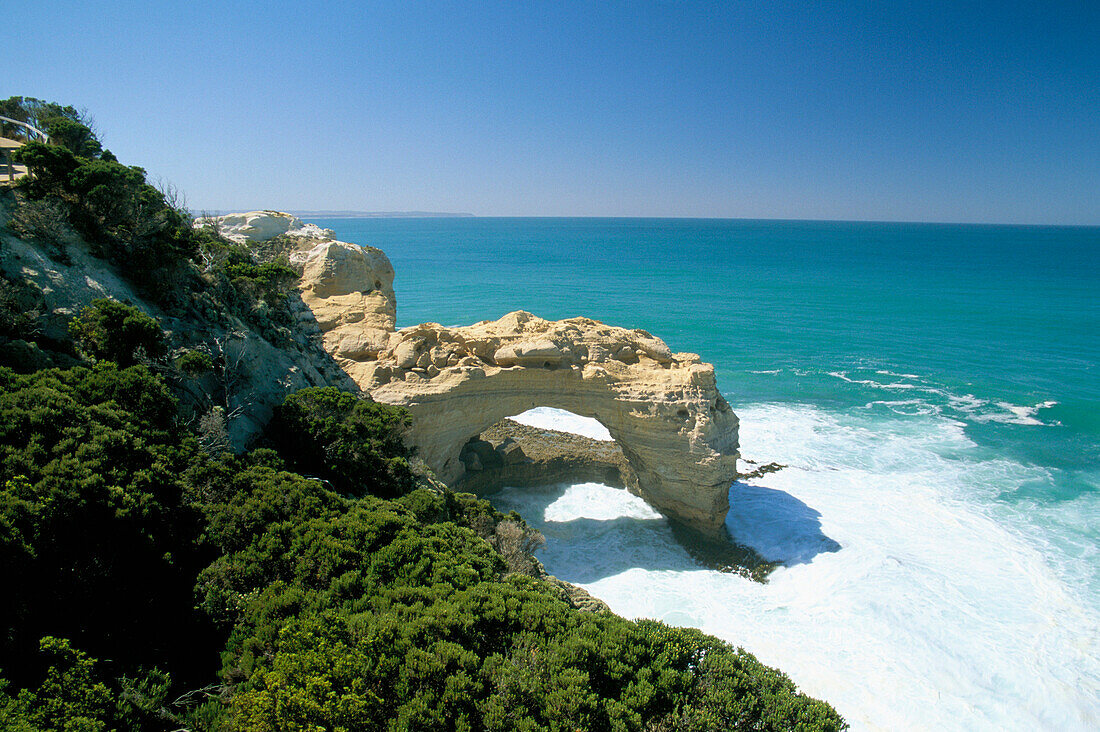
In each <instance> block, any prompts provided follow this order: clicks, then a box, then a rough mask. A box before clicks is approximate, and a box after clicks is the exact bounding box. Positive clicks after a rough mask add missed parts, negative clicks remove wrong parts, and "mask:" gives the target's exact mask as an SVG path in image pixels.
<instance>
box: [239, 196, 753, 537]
mask: <svg viewBox="0 0 1100 732" xmlns="http://www.w3.org/2000/svg"><path fill="white" fill-rule="evenodd" d="M256 215H259V214H257V213H256V212H253V214H248V215H247V216H252V217H253V218H251V219H249V220H248V222H249V226H251V227H252V229H253V230H255V231H259V232H266V231H267V230H268V229H278V230H282V231H284V232H286V231H292V230H295V226H294V225H293V222H291V223H290V224H287V226H286V229H283V228H282V227H283V221H282V220H280V221H279V222H278V224H277V225H276V224H268V223H264V222H262V221H260V220H259V219H257V218H255V216H256ZM291 218H293V217H291ZM297 228H298V229H300V228H301V227H297ZM240 231H242V232H244V229H240ZM319 231H321V233H319V234H313V235H311V236H305V237H303V239H302V245H301V247H300V249H299V251H297V252H295V253H294V254H293V255H292V257H291V259H292V261H293V262H295V263H296V264H297V265H298V266H299V267H300V268H301V271H302V278H301V282H300V285H299V289H300V290H301V293H302V300H303V302H305V303H306V304H307V305H308V306H309V308H310V310H311V311H312V313H313V316H314V317H315V318H316V320H317V324H318V325H319V326H320V328H321V330H322V332H323V339H324V345H325V348H326V350H327V351H328V352H329V353H330V354H332V356H333V357H334V358H335V359H336V361H337V363H339V364H340V366H341V367H342V368H343V369H344V371H346V372H347V373H348V375H350V376H351V378H352V379H353V380H354V381H355V382H356V383H357V384H358V385H359V386H360V388H361V389H363V390H364V391H366V392H368V393H369V394H370V396H371V397H372V398H374V399H375V400H377V401H379V402H384V403H387V404H395V405H400V406H403V407H405V408H406V409H408V410H409V412H410V413H411V414H412V416H413V426H412V428H411V432H410V434H409V440H410V442H411V443H412V444H413V445H415V447H416V448H417V450H418V453H419V455H420V457H421V458H423V459H424V461H425V462H426V463H427V464H428V465H429V466H430V467H431V468H432V470H434V471H435V473H436V474H437V475H438V476H439V477H440V478H441V479H442V480H444V481H447V482H455V481H457V480H458V479H460V478H461V477H462V476H463V474H464V473H465V472H466V470H467V466H466V465H465V464H464V463H463V461H462V459H461V454H462V450H463V447H464V446H465V445H466V443H467V442H468V441H469V440H470V439H471V438H473V437H476V436H477V435H479V434H481V433H482V432H483V431H484V430H485V429H486V428H488V427H490V426H491V425H493V424H496V423H497V422H499V421H500V420H502V419H504V418H505V417H508V416H511V415H514V414H518V413H520V412H524V411H526V410H527V409H530V408H532V407H537V406H546V407H556V408H559V409H566V410H568V411H570V412H573V413H575V414H579V415H581V416H585V417H593V418H595V419H597V420H599V421H600V422H601V423H602V424H603V425H604V426H605V427H606V428H607V429H608V431H609V432H610V433H611V436H612V437H613V438H614V439H615V440H616V442H618V444H619V446H620V447H621V448H622V451H623V454H624V455H625V456H626V459H627V461H628V462H629V464H630V467H631V469H632V471H633V475H634V477H635V479H636V484H634V485H632V490H635V491H636V492H637V493H638V494H639V495H641V496H642V497H643V498H645V499H646V500H647V501H649V503H651V504H652V505H653V506H654V507H656V508H657V509H658V510H660V511H662V512H664V513H665V514H667V515H669V516H671V517H673V518H675V519H678V520H680V521H683V522H685V523H688V524H690V525H692V526H694V527H696V528H699V529H702V530H706V531H712V532H717V531H719V530H720V529H721V527H722V525H723V521H724V518H725V515H726V511H727V510H728V491H729V487H730V484H731V483H732V482H733V480H734V479H735V478H736V475H737V470H736V462H737V457H738V453H737V448H738V444H737V417H736V415H735V414H734V413H733V410H732V409H731V408H730V406H729V404H728V403H727V402H726V400H725V399H724V398H723V397H722V395H721V394H720V393H719V391H718V387H717V385H716V383H715V379H714V367H713V366H711V365H710V364H706V363H702V362H701V361H700V359H699V357H698V356H697V355H695V354H691V353H672V351H671V350H670V349H669V347H668V346H667V345H665V343H664V342H663V341H662V340H660V339H659V338H656V337H654V336H652V335H650V334H649V333H647V332H645V331H643V330H627V329H625V328H617V327H612V326H608V325H604V324H603V323H600V322H597V321H595V320H591V319H589V318H570V319H568V320H559V321H548V320H544V319H542V318H539V317H537V316H535V315H532V314H531V313H528V312H524V311H517V312H513V313H509V314H507V315H505V316H504V317H502V318H500V319H499V320H496V321H483V322H481V323H477V324H475V325H470V326H466V327H460V328H447V327H444V326H442V325H439V324H438V323H422V324H420V325H415V326H412V327H409V328H403V329H401V330H395V329H394V324H395V320H396V298H395V296H394V291H393V277H394V271H393V266H392V265H391V264H390V262H389V259H388V258H387V257H386V255H385V254H384V253H382V252H381V251H380V250H378V249H374V248H371V247H359V246H357V245H353V244H346V243H343V242H338V241H334V240H332V238H331V236H330V235H329V232H325V231H323V230H319ZM248 236H251V235H248Z"/></svg>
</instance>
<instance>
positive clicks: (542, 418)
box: [510, 407, 612, 441]
mask: <svg viewBox="0 0 1100 732" xmlns="http://www.w3.org/2000/svg"><path fill="white" fill-rule="evenodd" d="M510 419H512V420H513V421H515V422H519V423H520V424H525V425H529V426H531V427H541V428H543V429H547V430H557V431H558V432H572V433H573V434H577V435H582V436H584V437H590V438H592V439H593V440H603V441H610V440H611V439H612V437H611V433H610V432H608V431H607V428H606V427H604V426H603V425H602V424H601V423H600V421H599V420H596V419H593V418H591V417H582V416H580V415H579V414H573V413H572V412H567V411H566V410H564V409H553V408H551V407H535V408H534V409H528V410H527V411H526V412H524V413H523V414H517V415H516V416H514V417H510Z"/></svg>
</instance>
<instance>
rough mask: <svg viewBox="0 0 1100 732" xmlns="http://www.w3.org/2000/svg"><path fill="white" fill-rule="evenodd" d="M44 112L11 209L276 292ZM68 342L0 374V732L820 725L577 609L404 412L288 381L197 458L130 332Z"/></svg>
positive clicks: (148, 357)
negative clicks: (245, 436)
mask: <svg viewBox="0 0 1100 732" xmlns="http://www.w3.org/2000/svg"><path fill="white" fill-rule="evenodd" d="M8 101H10V100H8ZM32 101H36V100H32ZM4 104H6V102H0V109H5V107H4ZM31 106H32V107H33V105H31ZM20 108H21V109H24V108H23V107H20ZM35 109H38V108H35ZM24 111H26V110H25V109H24ZM39 111H40V112H41V113H42V115H43V117H44V118H50V117H49V115H50V114H54V113H57V110H56V109H52V108H41V109H39ZM60 114H61V120H62V121H60V122H58V121H55V122H51V125H52V126H51V127H50V129H51V130H55V131H56V134H57V136H58V138H59V139H62V138H63V140H64V145H51V146H46V145H41V144H30V145H28V146H27V147H26V148H24V150H26V152H25V153H24V154H25V155H26V157H25V159H26V160H28V162H29V163H30V164H31V166H32V170H33V171H34V173H35V176H34V179H33V181H32V182H31V183H30V184H28V185H27V187H26V189H25V191H26V193H27V194H28V195H30V196H32V197H39V200H40V201H46V200H49V201H51V202H52V203H51V205H56V206H57V207H59V210H62V209H63V210H64V211H65V212H66V215H67V216H69V218H70V221H71V222H72V225H73V226H74V227H76V228H77V229H78V230H81V231H82V232H83V233H85V235H86V236H89V235H90V233H89V232H91V233H94V234H95V236H97V237H98V238H97V239H95V241H96V242H98V243H99V245H100V246H101V247H103V249H102V252H103V253H104V254H105V255H106V256H110V257H111V258H113V259H114V260H115V261H116V262H118V263H119V268H120V270H121V271H122V272H123V273H124V274H127V275H128V276H129V277H130V278H131V280H132V281H133V279H134V278H135V277H138V276H141V275H142V273H144V272H147V271H149V268H150V267H153V268H159V267H164V266H171V264H172V262H173V261H178V260H179V259H180V258H186V257H188V256H190V253H191V252H194V251H195V249H194V247H195V246H198V245H201V246H200V247H199V249H198V257H199V260H201V261H200V262H197V267H196V268H194V269H192V270H190V271H191V272H192V273H193V274H194V276H193V277H191V278H190V279H188V280H187V282H188V283H189V285H188V286H190V287H193V288H194V291H193V292H192V293H191V294H192V295H194V296H195V298H196V299H198V300H200V301H201V302H205V303H214V304H227V303H237V304H236V305H234V307H239V308H240V310H238V312H241V313H244V312H246V311H247V313H248V314H249V317H257V315H256V314H257V313H260V312H262V311H264V310H265V309H270V308H272V307H274V306H275V305H276V304H277V303H278V302H279V301H280V300H282V301H285V299H286V298H285V295H286V291H287V289H288V288H289V287H290V286H291V285H290V283H292V278H291V270H289V269H288V268H287V266H286V262H285V260H282V259H279V252H278V251H277V250H274V249H273V250H271V251H269V252H267V253H265V254H263V255H262V256H257V255H256V253H254V252H249V251H248V250H245V249H243V248H239V247H235V246H233V245H231V244H228V243H227V242H224V241H222V240H220V239H218V238H217V237H216V235H214V234H211V233H208V232H206V233H204V232H198V233H194V232H192V230H191V229H190V226H189V224H187V223H186V222H185V221H184V220H183V218H182V214H180V213H179V212H178V211H176V210H175V209H174V208H173V207H172V206H170V205H169V204H168V203H167V202H166V201H165V200H164V197H163V196H161V195H160V194H159V193H156V194H155V195H154V191H155V189H152V188H151V187H150V186H148V184H146V183H145V181H144V174H143V173H142V172H141V171H140V169H137V168H125V167H123V166H120V165H118V163H117V162H115V161H114V160H113V159H112V157H111V156H109V155H108V154H107V153H103V154H102V155H100V154H99V153H98V149H97V148H96V146H95V145H93V144H91V143H90V142H89V140H88V139H87V136H86V135H83V133H82V132H81V130H80V129H78V128H77V127H75V126H74V124H83V122H82V121H81V119H80V118H79V115H76V114H75V112H74V113H73V114H69V113H68V111H67V110H66V108H61V113H60ZM65 120H67V121H68V122H71V123H74V124H68V123H66V122H64V121H65ZM85 129H87V127H86V126H85ZM88 133H89V134H90V130H88ZM51 134H54V133H51ZM92 140H94V135H93V136H92ZM97 155H98V157H97ZM185 229H186V231H185ZM196 237H197V238H196ZM174 258H175V259H174ZM226 287H231V288H232V293H236V294H235V295H233V297H239V300H233V299H231V297H230V294H229V292H228V291H225V290H224V288H226ZM32 300H33V298H30V299H28V297H27V293H25V292H23V291H21V290H16V289H11V288H7V289H0V316H2V319H0V331H2V332H0V335H2V334H10V335H11V336H16V335H18V336H20V337H21V338H22V337H27V338H31V339H33V338H34V335H35V334H34V332H33V331H34V328H33V318H29V319H28V318H24V319H20V318H16V317H15V316H14V313H15V311H14V309H13V308H15V307H16V306H17V305H18V303H21V302H27V303H32ZM32 304H33V303H32ZM71 335H72V337H73V338H74V344H69V346H70V350H71V351H73V352H75V353H78V354H80V355H81V356H82V357H83V358H85V359H86V362H85V363H84V364H83V365H80V366H77V367H74V368H69V369H64V370H63V369H57V368H53V369H40V370H37V371H33V372H32V373H16V371H13V370H11V369H8V368H3V367H0V587H4V588H7V589H8V590H9V591H6V592H0V665H2V666H3V668H0V672H2V674H3V678H0V728H3V729H12V730H36V729H63V730H73V731H74V732H75V731H77V730H80V731H82V732H83V731H87V730H109V729H128V730H180V729H188V730H195V731H196V732H199V731H200V730H207V731H209V732H213V731H214V730H231V729H240V730H275V729H306V728H309V729H344V730H383V729H385V730H406V729H421V730H542V729H552V730H576V729H585V730H652V731H654V732H655V731H658V730H662V731H663V730H692V731H695V730H699V731H700V732H701V731H702V730H719V729H735V730H737V729H744V730H781V729H783V730H786V729H803V730H833V729H841V728H843V721H842V720H841V719H840V718H839V717H838V716H837V715H836V713H835V712H834V711H833V710H832V709H831V708H829V707H828V705H826V704H824V703H822V702H818V701H815V700H812V699H808V698H806V697H805V696H803V695H801V694H799V693H798V692H797V690H796V689H795V688H794V685H793V684H792V683H791V682H790V680H789V679H787V677H786V676H784V675H783V674H781V673H780V672H778V671H775V670H774V669H770V668H767V667H766V666H763V665H761V664H760V663H759V662H758V661H756V659H755V658H753V657H752V656H751V655H749V654H747V653H744V652H743V651H740V650H737V649H733V648H732V647H730V646H728V645H727V644H725V643H723V642H721V641H718V640H717V639H714V638H711V637H708V636H706V635H704V634H702V633H700V632H698V631H695V630H685V629H676V628H669V627H667V626H664V625H662V624H660V623H656V622H651V621H645V622H641V623H634V622H629V621H627V620H624V619H622V618H619V617H617V616H614V615H612V614H610V613H607V612H598V613H586V612H580V611H578V610H577V609H576V608H575V607H574V606H573V605H572V604H571V601H570V600H569V599H568V597H567V596H566V594H565V593H564V591H563V590H561V589H559V588H558V587H556V586H555V585H553V584H551V583H548V582H546V581H544V580H543V579H542V578H541V577H540V571H539V566H538V565H537V563H536V562H535V561H534V560H533V558H532V557H531V556H530V551H531V550H532V549H533V548H534V547H535V546H537V545H538V543H539V541H540V540H541V537H539V536H538V534H537V532H533V531H531V530H530V528H529V527H527V526H526V524H525V523H524V522H523V520H522V518H520V517H519V516H518V515H516V514H510V515H507V516H505V515H502V514H501V513H499V512H498V511H496V510H494V509H493V508H492V506H491V505H490V504H488V503H487V502H486V501H483V500H479V499H477V498H475V497H473V496H469V495H463V494H454V493H451V492H449V491H446V490H444V489H441V488H440V487H439V486H438V484H435V483H433V482H432V481H431V480H429V479H426V478H420V477H418V476H417V475H415V474H414V471H413V470H412V469H411V468H410V462H409V461H410V458H411V456H410V455H409V452H408V450H407V449H406V448H405V446H404V444H403V441H402V436H403V435H402V433H403V431H404V429H405V428H406V427H407V425H408V420H409V418H408V415H407V413H405V412H404V411H402V410H399V409H395V408H393V407H387V406H384V405H379V404H375V403H373V402H370V401H368V400H366V399H363V398H360V397H358V396H356V395H352V394H348V393H345V392H341V391H339V390H336V389H331V388H323V389H306V390H303V391H299V392H297V393H295V394H292V395H290V396H288V397H287V399H286V401H285V403H284V404H283V405H282V406H281V407H279V408H278V409H277V410H276V413H275V416H274V418H273V420H272V422H271V424H270V426H269V429H268V432H267V435H266V438H265V439H266V440H267V442H266V443H265V444H268V445H270V446H272V447H264V448H261V449H254V450H252V451H251V452H247V453H245V454H242V455H235V454H232V453H230V452H227V451H225V450H224V449H222V448H224V447H225V445H226V443H225V442H224V441H220V442H219V441H214V442H210V441H207V443H206V444H204V445H203V446H201V447H200V444H199V441H198V440H196V438H195V436H194V435H193V434H191V433H190V431H189V430H188V429H187V428H186V427H185V426H184V424H183V422H182V421H181V419H180V417H179V413H178V411H177V404H176V402H175V401H174V399H173V398H172V396H171V394H170V392H169V389H168V387H167V385H166V383H165V381H164V380H163V379H162V378H161V377H160V376H158V375H157V374H156V373H154V372H153V371H151V370H150V366H153V367H156V368H157V369H162V368H163V369H165V370H167V368H168V367H167V363H168V361H167V359H166V358H165V356H166V355H167V348H166V343H165V338H164V334H163V333H162V332H161V331H160V328H159V326H158V325H157V323H156V321H154V320H153V319H152V318H150V317H148V316H147V315H144V314H142V313H140V312H139V311H138V310H137V309H135V308H132V307H130V306H128V305H123V304H120V303H117V302H112V301H107V300H100V301H96V302H94V303H93V304H92V306H91V307H90V308H87V309H86V310H84V311H83V312H82V313H81V315H80V316H79V317H78V318H77V319H76V320H75V321H74V322H73V324H72V328H71ZM5 337H7V336H5ZM12 342H16V341H14V340H13V341H12ZM18 342H20V343H23V342H24V341H22V340H20V341H18ZM73 346H75V347H73ZM71 358H75V357H71ZM175 363H176V366H177V368H178V369H179V372H177V373H176V375H175V377H174V378H177V379H179V378H180V374H183V373H186V374H190V375H192V376H201V375H202V374H205V373H208V372H209V371H210V370H211V369H212V368H213V369H214V370H215V371H216V370H217V364H216V363H215V361H214V360H213V359H211V358H210V355H209V354H206V353H203V352H201V351H190V352H187V353H183V354H180V355H179V356H178V357H177V359H176V362H175ZM24 366H26V368H24V369H23V370H25V371H30V370H32V369H33V368H34V366H33V364H29V362H28V363H25V364H24ZM201 382H202V379H192V380H190V382H189V384H190V386H191V387H193V388H201ZM216 414H219V413H218V412H216V411H215V410H212V411H211V412H210V415H216ZM222 429H223V431H224V424H223V425H222ZM272 448H273V449H272ZM420 484H424V485H430V486H432V487H431V488H425V487H417V486H418V485H420ZM97 659H98V660H97ZM219 668H220V671H219Z"/></svg>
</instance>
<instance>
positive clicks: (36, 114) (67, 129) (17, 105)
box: [0, 97, 103, 158]
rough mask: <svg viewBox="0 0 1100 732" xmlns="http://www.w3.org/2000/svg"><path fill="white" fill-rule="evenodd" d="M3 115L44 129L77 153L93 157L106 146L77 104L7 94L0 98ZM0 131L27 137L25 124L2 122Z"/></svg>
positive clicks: (12, 136) (4, 133) (51, 137)
mask: <svg viewBox="0 0 1100 732" xmlns="http://www.w3.org/2000/svg"><path fill="white" fill-rule="evenodd" d="M0 115H3V116H5V117H10V118H11V119H15V120H19V121H20V122H26V123H28V124H30V125H31V126H32V127H36V128H38V129H39V130H42V131H43V132H45V133H46V134H47V135H49V136H50V141H51V142H52V143H53V144H54V145H60V146H63V147H65V148H67V149H68V150H70V151H71V152H73V153H74V154H76V155H81V156H83V157H86V158H94V157H98V156H99V155H100V153H101V152H102V150H103V146H102V145H100V143H99V140H98V139H96V135H95V133H94V132H93V131H92V129H91V122H90V121H89V119H88V118H87V117H86V115H84V114H83V113H81V112H79V111H77V110H76V109H75V108H74V107H67V106H62V105H60V104H56V103H54V102H44V101H42V100H41V99H35V98H34V97H8V98H7V99H3V100H0ZM0 133H2V134H3V136H4V137H8V138H11V139H15V140H25V139H27V130H26V128H24V127H21V126H19V125H13V124H10V123H8V122H2V123H0Z"/></svg>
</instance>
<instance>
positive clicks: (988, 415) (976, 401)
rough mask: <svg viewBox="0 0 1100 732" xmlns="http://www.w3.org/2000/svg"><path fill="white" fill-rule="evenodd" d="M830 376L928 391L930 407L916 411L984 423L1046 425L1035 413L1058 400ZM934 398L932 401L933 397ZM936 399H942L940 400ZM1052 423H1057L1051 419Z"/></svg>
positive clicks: (888, 387)
mask: <svg viewBox="0 0 1100 732" xmlns="http://www.w3.org/2000/svg"><path fill="white" fill-rule="evenodd" d="M827 373H828V375H829V376H832V377H834V378H837V379H840V380H841V381H845V382H847V383H849V384H857V385H860V386H866V387H869V388H872V389H884V390H899V389H900V390H912V391H913V392H915V393H919V394H924V395H927V396H925V397H922V399H921V401H923V402H924V403H925V404H926V405H927V409H926V410H925V409H920V410H914V411H915V412H916V413H921V414H933V413H940V412H941V406H940V405H943V406H944V407H947V408H949V409H952V410H954V411H955V412H956V413H957V414H958V415H959V416H960V417H962V418H964V419H967V420H970V421H972V422H975V423H979V424H985V423H990V422H996V423H999V424H1014V425H1020V426H1025V427H1036V426H1045V425H1047V424H1048V423H1046V422H1043V421H1042V420H1040V419H1039V418H1038V417H1037V416H1036V414H1037V413H1038V412H1039V410H1040V409H1049V408H1050V407H1053V406H1055V405H1056V404H1058V402H1055V401H1045V402H1040V403H1039V404H1035V405H1034V406H1026V405H1017V404H1011V403H1009V402H1004V401H1000V402H991V401H989V400H987V399H981V398H979V397H976V396H974V395H973V394H955V393H953V392H952V391H951V390H950V389H947V388H945V387H943V386H937V385H933V384H929V383H924V382H922V383H917V384H912V383H908V382H900V381H899V382H890V383H882V382H879V381H875V380H874V379H858V378H852V377H851V376H849V375H848V372H846V371H829V372H827ZM875 373H876V374H879V375H882V376H891V377H894V378H904V379H920V378H921V377H919V376H917V375H916V374H899V373H894V372H892V371H885V370H878V371H876V372H875ZM930 400H931V401H930ZM936 402H939V404H937V403H936ZM870 404H882V405H884V406H887V405H890V404H893V405H895V406H902V405H906V404H912V402H897V401H895V402H888V401H875V402H870V403H869V404H868V406H870ZM893 411H897V413H898V414H912V413H914V412H913V411H899V410H893ZM1049 424H1058V423H1057V422H1052V423H1049Z"/></svg>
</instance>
